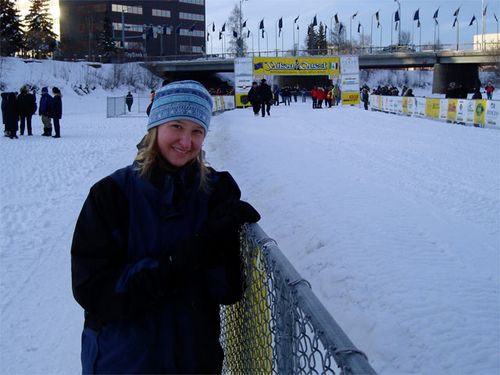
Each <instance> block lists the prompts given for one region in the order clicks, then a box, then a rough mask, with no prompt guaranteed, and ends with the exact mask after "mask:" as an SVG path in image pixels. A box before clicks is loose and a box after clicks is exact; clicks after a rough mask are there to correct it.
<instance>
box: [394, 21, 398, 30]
mask: <svg viewBox="0 0 500 375" xmlns="http://www.w3.org/2000/svg"><path fill="white" fill-rule="evenodd" d="M394 30H396V31H398V23H397V22H396V26H394Z"/></svg>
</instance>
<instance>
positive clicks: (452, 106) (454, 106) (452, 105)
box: [446, 99, 458, 121]
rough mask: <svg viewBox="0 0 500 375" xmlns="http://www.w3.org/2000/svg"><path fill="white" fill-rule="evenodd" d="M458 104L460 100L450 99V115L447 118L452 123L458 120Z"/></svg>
mask: <svg viewBox="0 0 500 375" xmlns="http://www.w3.org/2000/svg"><path fill="white" fill-rule="evenodd" d="M457 104H458V99H448V115H447V116H446V118H447V119H448V120H450V121H456V120H457Z"/></svg>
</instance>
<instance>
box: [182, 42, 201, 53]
mask: <svg viewBox="0 0 500 375" xmlns="http://www.w3.org/2000/svg"><path fill="white" fill-rule="evenodd" d="M179 50H180V51H181V52H196V53H202V52H203V48H202V47H201V46H185V45H182V44H181V45H180V46H179Z"/></svg>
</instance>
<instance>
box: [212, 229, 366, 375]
mask: <svg viewBox="0 0 500 375" xmlns="http://www.w3.org/2000/svg"><path fill="white" fill-rule="evenodd" d="M241 242H242V249H241V251H242V256H243V267H244V272H245V280H246V291H245V294H244V297H243V299H242V300H241V301H240V302H238V303H237V304H235V305H232V306H224V307H222V309H221V343H222V346H223V348H224V351H225V360H224V368H223V374H335V373H336V370H338V373H340V374H345V375H347V374H375V371H374V370H373V368H372V367H371V366H370V364H369V363H368V360H367V358H366V356H365V355H364V354H363V353H362V352H361V351H359V350H358V349H357V348H356V347H355V346H354V344H353V343H352V342H351V340H350V339H349V338H348V337H347V335H346V334H345V333H344V331H342V329H341V328H340V327H339V325H338V324H337V323H336V322H335V320H334V319H333V318H332V317H331V315H330V314H329V313H328V312H327V310H326V309H325V307H324V306H323V305H322V304H321V302H320V301H319V300H318V298H317V297H316V296H315V295H314V293H313V292H312V290H311V287H310V285H309V283H308V282H307V281H306V280H304V279H302V278H301V277H300V275H299V274H298V272H297V271H296V270H295V268H294V267H293V266H292V265H291V264H290V262H289V261H288V260H287V259H286V257H285V256H284V255H283V253H282V252H281V250H280V249H279V248H278V246H277V244H276V242H275V241H274V240H272V239H271V238H269V237H268V236H267V234H266V233H265V232H264V231H263V230H262V229H261V228H260V227H259V225H257V224H252V225H249V226H245V228H244V230H243V231H242V241H241Z"/></svg>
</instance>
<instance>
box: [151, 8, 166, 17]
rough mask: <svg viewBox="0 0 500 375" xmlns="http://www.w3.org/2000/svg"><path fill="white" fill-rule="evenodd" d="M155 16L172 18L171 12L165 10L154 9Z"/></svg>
mask: <svg viewBox="0 0 500 375" xmlns="http://www.w3.org/2000/svg"><path fill="white" fill-rule="evenodd" d="M153 16H155V17H165V18H168V17H170V11H169V10H164V9H153Z"/></svg>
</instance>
